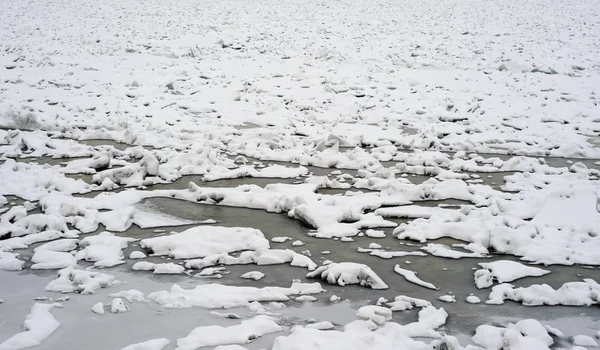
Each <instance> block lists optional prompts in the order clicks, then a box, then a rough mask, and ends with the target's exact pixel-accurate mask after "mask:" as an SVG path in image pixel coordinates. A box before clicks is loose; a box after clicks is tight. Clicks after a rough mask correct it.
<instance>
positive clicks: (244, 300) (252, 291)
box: [146, 283, 323, 309]
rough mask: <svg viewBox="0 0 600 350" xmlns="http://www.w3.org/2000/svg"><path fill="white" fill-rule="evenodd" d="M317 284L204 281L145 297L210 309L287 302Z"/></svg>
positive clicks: (167, 304) (173, 305)
mask: <svg viewBox="0 0 600 350" xmlns="http://www.w3.org/2000/svg"><path fill="white" fill-rule="evenodd" d="M322 291H323V289H322V288H321V286H320V285H319V284H318V283H317V284H302V283H293V284H292V286H291V287H290V288H282V287H263V288H255V287H236V286H227V285H222V284H203V285H198V286H196V287H195V288H193V289H184V288H182V287H180V286H178V285H173V286H172V287H171V289H170V290H169V291H158V292H154V293H150V294H148V295H147V296H146V298H148V299H149V300H152V301H154V302H156V303H158V304H160V305H163V306H164V307H169V308H186V307H192V306H199V307H203V308H209V309H218V308H232V307H237V306H247V305H249V304H250V303H251V302H253V301H287V300H289V296H290V295H296V294H313V293H320V292H322Z"/></svg>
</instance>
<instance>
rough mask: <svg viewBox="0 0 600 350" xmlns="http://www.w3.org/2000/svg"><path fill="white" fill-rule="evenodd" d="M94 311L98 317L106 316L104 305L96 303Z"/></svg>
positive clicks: (93, 307)
mask: <svg viewBox="0 0 600 350" xmlns="http://www.w3.org/2000/svg"><path fill="white" fill-rule="evenodd" d="M92 311H93V312H94V313H97V314H98V315H104V303H102V302H100V303H96V304H94V305H93V306H92Z"/></svg>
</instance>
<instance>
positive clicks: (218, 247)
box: [140, 226, 269, 259]
mask: <svg viewBox="0 0 600 350" xmlns="http://www.w3.org/2000/svg"><path fill="white" fill-rule="evenodd" d="M140 246H141V247H142V248H147V249H150V250H151V251H152V254H153V255H168V256H171V257H173V258H177V259H190V258H202V257H206V256H208V255H212V254H219V253H229V252H234V251H238V250H257V249H268V248H269V241H268V240H267V239H265V237H264V235H263V233H262V232H260V231H259V230H256V229H251V228H241V227H218V226H199V227H193V228H190V229H187V230H185V231H183V232H180V233H175V234H172V235H170V236H161V237H154V238H148V239H143V240H141V241H140Z"/></svg>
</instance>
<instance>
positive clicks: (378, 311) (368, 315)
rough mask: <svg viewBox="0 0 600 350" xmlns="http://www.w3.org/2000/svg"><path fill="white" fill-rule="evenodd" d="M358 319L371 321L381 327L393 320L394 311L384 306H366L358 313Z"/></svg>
mask: <svg viewBox="0 0 600 350" xmlns="http://www.w3.org/2000/svg"><path fill="white" fill-rule="evenodd" d="M356 317H358V318H361V319H365V320H371V321H373V322H375V323H376V324H377V325H379V326H381V325H383V324H384V323H386V322H387V321H390V320H391V319H392V310H390V309H388V308H386V307H383V306H376V305H366V306H362V307H360V308H359V309H358V311H356Z"/></svg>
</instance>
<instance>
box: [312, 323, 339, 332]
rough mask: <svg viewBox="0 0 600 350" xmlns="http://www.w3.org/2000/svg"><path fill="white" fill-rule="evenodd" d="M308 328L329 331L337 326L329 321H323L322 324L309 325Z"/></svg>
mask: <svg viewBox="0 0 600 350" xmlns="http://www.w3.org/2000/svg"><path fill="white" fill-rule="evenodd" d="M306 328H309V329H319V330H323V331H324V330H328V329H334V328H335V325H334V324H333V323H331V322H329V321H321V322H316V323H311V324H307V325H306Z"/></svg>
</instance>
